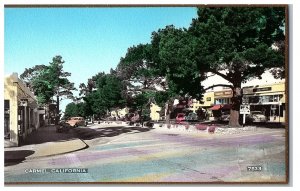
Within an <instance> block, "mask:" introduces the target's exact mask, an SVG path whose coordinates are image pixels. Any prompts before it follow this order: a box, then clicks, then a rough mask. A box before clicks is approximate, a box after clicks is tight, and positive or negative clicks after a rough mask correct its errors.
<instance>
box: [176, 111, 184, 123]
mask: <svg viewBox="0 0 300 191" xmlns="http://www.w3.org/2000/svg"><path fill="white" fill-rule="evenodd" d="M184 120H185V114H184V113H178V114H177V117H176V123H181V122H182V121H184Z"/></svg>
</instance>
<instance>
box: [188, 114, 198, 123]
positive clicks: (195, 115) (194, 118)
mask: <svg viewBox="0 0 300 191" xmlns="http://www.w3.org/2000/svg"><path fill="white" fill-rule="evenodd" d="M185 120H187V121H196V120H198V115H197V114H196V113H189V114H188V116H186V117H185Z"/></svg>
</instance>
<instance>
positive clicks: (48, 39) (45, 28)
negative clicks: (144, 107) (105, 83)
mask: <svg viewBox="0 0 300 191" xmlns="http://www.w3.org/2000/svg"><path fill="white" fill-rule="evenodd" d="M196 12H197V11H196V8H194V7H169V8H167V7H155V8H154V7H152V8H145V7H144V8H117V7H115V8H5V9H4V17H5V18H4V40H5V41H4V62H5V64H4V72H5V75H9V74H11V73H12V72H17V73H18V74H21V73H22V72H23V71H24V69H25V68H30V67H32V66H34V65H37V64H48V63H49V62H50V61H51V60H52V57H54V56H55V55H61V56H62V57H63V59H64V60H65V65H64V70H65V71H68V72H71V73H72V76H71V77H70V78H69V79H70V81H72V82H75V86H76V88H77V89H78V85H79V84H80V83H81V82H84V83H86V82H87V79H88V78H90V77H91V76H93V75H94V74H96V73H98V72H101V71H104V72H109V70H110V68H115V67H116V66H117V64H118V62H119V60H120V58H121V57H122V56H124V55H125V53H126V51H127V48H128V47H130V46H133V45H137V44H139V43H148V42H150V40H151V39H150V38H151V32H153V31H157V30H158V29H159V28H164V27H165V26H166V25H170V24H173V25H175V26H176V27H188V26H189V24H190V23H191V20H192V18H195V17H196ZM75 94H77V93H75ZM69 102H70V100H68V101H64V102H63V103H62V104H61V108H62V109H64V108H65V105H66V104H67V103H69Z"/></svg>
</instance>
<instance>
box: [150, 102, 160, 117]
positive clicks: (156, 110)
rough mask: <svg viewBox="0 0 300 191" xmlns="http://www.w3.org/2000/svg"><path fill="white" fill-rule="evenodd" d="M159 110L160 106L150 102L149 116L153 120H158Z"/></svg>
mask: <svg viewBox="0 0 300 191" xmlns="http://www.w3.org/2000/svg"><path fill="white" fill-rule="evenodd" d="M160 111H161V107H159V106H158V105H156V104H154V103H151V104H150V118H151V120H153V121H158V120H160V114H159V112H160Z"/></svg>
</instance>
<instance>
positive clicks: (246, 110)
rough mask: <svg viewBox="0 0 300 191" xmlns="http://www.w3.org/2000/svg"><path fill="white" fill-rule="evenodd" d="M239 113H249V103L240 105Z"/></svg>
mask: <svg viewBox="0 0 300 191" xmlns="http://www.w3.org/2000/svg"><path fill="white" fill-rule="evenodd" d="M240 114H250V105H241V106H240Z"/></svg>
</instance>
